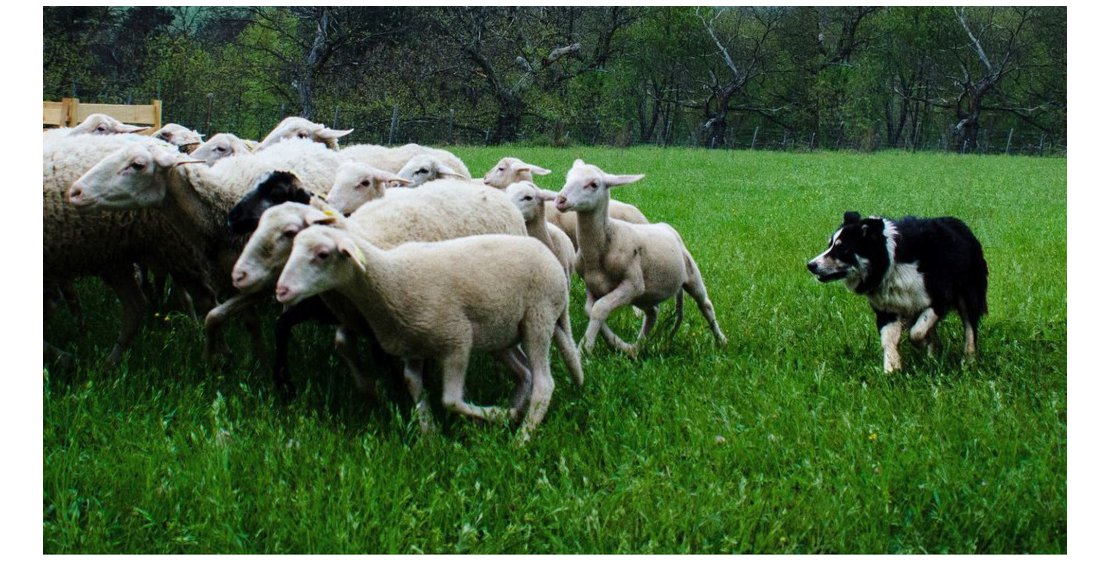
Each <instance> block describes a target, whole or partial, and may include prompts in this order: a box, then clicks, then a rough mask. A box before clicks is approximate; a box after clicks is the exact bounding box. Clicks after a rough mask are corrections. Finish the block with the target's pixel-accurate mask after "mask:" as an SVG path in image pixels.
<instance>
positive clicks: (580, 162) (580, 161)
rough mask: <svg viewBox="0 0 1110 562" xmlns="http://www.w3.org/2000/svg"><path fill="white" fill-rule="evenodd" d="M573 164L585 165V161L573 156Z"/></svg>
mask: <svg viewBox="0 0 1110 562" xmlns="http://www.w3.org/2000/svg"><path fill="white" fill-rule="evenodd" d="M574 165H575V166H585V165H586V163H585V162H583V161H582V159H581V158H575V159H574Z"/></svg>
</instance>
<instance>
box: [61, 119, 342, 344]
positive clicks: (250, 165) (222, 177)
mask: <svg viewBox="0 0 1110 562" xmlns="http://www.w3.org/2000/svg"><path fill="white" fill-rule="evenodd" d="M192 162H196V161H194V160H189V159H188V157H186V156H185V155H181V154H180V153H178V152H176V151H169V150H166V149H165V148H162V147H157V146H148V145H144V144H134V145H133V146H127V147H124V148H121V149H119V150H117V151H116V152H114V153H112V154H111V155H109V156H107V157H105V158H104V159H103V160H101V161H100V162H99V163H97V164H96V166H93V167H92V168H91V169H90V170H89V171H88V172H86V173H85V175H83V176H82V177H81V178H79V179H78V180H77V181H75V182H73V185H72V186H71V187H70V189H69V191H68V193H67V195H68V198H69V202H70V203H71V204H72V205H73V206H76V207H88V208H103V209H116V210H127V209H137V208H146V207H161V208H160V213H161V214H163V215H164V216H165V217H166V218H167V219H168V222H169V223H170V224H172V225H173V226H174V228H176V229H177V230H178V231H180V232H182V233H184V234H185V236H186V237H188V239H190V240H192V241H193V243H194V244H195V245H196V246H197V247H199V248H200V249H201V250H202V252H203V254H204V255H206V256H211V257H212V260H211V262H210V263H211V271H212V272H213V273H212V276H213V277H214V278H215V279H216V280H217V282H216V285H214V286H215V287H217V288H218V289H219V291H220V292H221V293H225V294H226V293H230V292H231V291H232V287H231V285H230V272H231V268H232V266H233V265H234V263H235V260H236V258H237V257H238V254H239V249H241V248H242V245H243V239H242V237H240V236H238V235H236V234H234V233H232V232H231V231H230V230H228V229H227V227H226V221H227V216H228V211H229V210H230V209H231V208H232V207H233V206H234V205H235V204H236V203H237V202H238V201H239V198H240V197H241V196H242V194H243V193H244V192H246V191H247V190H248V189H249V188H250V187H251V186H252V185H253V182H254V181H255V178H257V177H258V176H259V175H260V173H265V172H268V171H271V170H274V169H292V170H295V171H296V172H297V173H298V175H303V177H307V178H310V181H314V183H313V184H309V182H308V181H306V182H305V183H306V185H315V186H323V185H330V184H331V181H332V180H331V177H330V175H329V174H330V173H332V171H333V170H334V164H335V153H334V152H332V151H329V150H328V149H327V148H325V147H323V146H321V145H319V144H318V143H313V142H310V141H305V140H292V141H289V142H285V143H281V144H280V145H278V146H275V147H273V148H271V149H269V150H267V151H266V152H265V153H252V154H250V155H245V156H238V157H234V158H227V159H224V160H222V161H220V162H218V163H217V164H216V165H214V166H213V167H211V168H208V167H205V166H187V165H186V166H182V164H188V163H192ZM121 170H123V172H120V171H121ZM313 178H314V179H313ZM225 319H226V317H217V318H216V320H215V321H213V320H212V319H211V318H209V319H207V320H206V323H205V327H206V329H207V332H208V346H207V347H206V350H205V354H206V356H209V357H211V356H213V355H215V354H216V353H217V352H219V351H221V350H220V349H219V348H218V347H217V346H219V337H218V335H219V333H220V329H221V328H222V323H223V322H222V321H223V320H225ZM246 320H247V322H248V328H250V329H251V330H252V335H257V334H255V333H254V332H255V330H254V328H255V318H254V317H253V316H250V315H248V316H247V317H246ZM255 346H256V348H257V349H256V350H261V340H260V338H257V337H256V338H255ZM260 353H261V352H260Z"/></svg>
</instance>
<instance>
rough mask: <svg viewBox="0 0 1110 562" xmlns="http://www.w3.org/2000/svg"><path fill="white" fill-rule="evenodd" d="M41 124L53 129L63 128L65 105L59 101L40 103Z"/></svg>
mask: <svg viewBox="0 0 1110 562" xmlns="http://www.w3.org/2000/svg"><path fill="white" fill-rule="evenodd" d="M42 124H43V126H46V125H50V126H53V127H64V126H65V124H66V110H65V105H63V104H62V102H60V101H44V102H42Z"/></svg>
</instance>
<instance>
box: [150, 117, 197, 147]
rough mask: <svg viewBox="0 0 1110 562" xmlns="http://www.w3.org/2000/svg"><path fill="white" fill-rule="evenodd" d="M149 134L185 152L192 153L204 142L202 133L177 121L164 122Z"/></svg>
mask: <svg viewBox="0 0 1110 562" xmlns="http://www.w3.org/2000/svg"><path fill="white" fill-rule="evenodd" d="M150 136H152V137H154V138H156V139H161V140H164V141H166V142H168V143H170V144H172V145H174V146H176V147H177V149H178V150H180V151H181V152H184V153H186V154H189V153H192V152H193V151H195V150H196V149H197V147H198V146H200V143H202V142H204V138H203V137H204V135H203V134H201V133H198V132H197V131H194V130H192V129H190V128H188V127H183V126H181V125H178V124H177V123H166V125H165V126H163V127H162V128H161V129H158V130H157V131H154V133H152V134H151V135H150Z"/></svg>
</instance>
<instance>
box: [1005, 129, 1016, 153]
mask: <svg viewBox="0 0 1110 562" xmlns="http://www.w3.org/2000/svg"><path fill="white" fill-rule="evenodd" d="M1013 138H1014V128H1013V127H1010V134H1009V136H1007V137H1006V154H1009V153H1010V141H1011V140H1012V139H1013Z"/></svg>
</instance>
